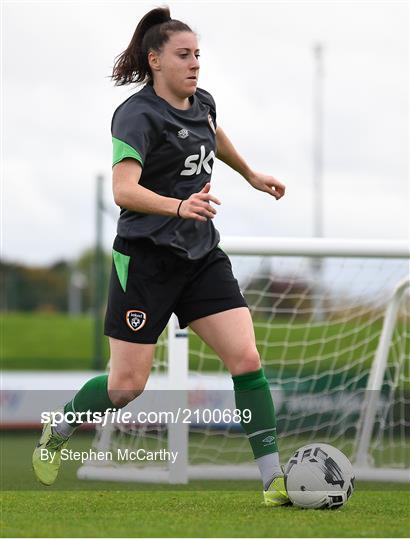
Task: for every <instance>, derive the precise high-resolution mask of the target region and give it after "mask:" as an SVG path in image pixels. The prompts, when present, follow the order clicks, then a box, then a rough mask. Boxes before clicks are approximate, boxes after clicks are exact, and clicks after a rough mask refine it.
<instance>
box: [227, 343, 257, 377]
mask: <svg viewBox="0 0 410 540" xmlns="http://www.w3.org/2000/svg"><path fill="white" fill-rule="evenodd" d="M260 367H261V360H260V356H259V353H258V350H257V348H256V347H254V346H251V347H248V348H246V349H244V350H243V351H242V352H241V354H240V355H239V356H238V359H237V361H236V362H235V373H232V374H233V375H242V374H243V373H249V372H250V371H257V370H258V369H260Z"/></svg>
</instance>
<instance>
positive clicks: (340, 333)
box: [0, 313, 404, 375]
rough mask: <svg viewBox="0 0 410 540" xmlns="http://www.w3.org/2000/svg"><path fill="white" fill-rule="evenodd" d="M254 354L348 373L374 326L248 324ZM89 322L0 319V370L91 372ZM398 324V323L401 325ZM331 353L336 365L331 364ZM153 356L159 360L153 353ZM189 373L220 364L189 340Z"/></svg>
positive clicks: (60, 317) (358, 362) (369, 350)
mask: <svg viewBox="0 0 410 540" xmlns="http://www.w3.org/2000/svg"><path fill="white" fill-rule="evenodd" d="M254 323H255V333H256V338H257V342H258V348H259V352H260V354H261V356H262V358H263V361H264V362H265V365H271V366H272V367H273V369H276V368H277V367H278V366H280V365H284V364H286V369H289V370H291V371H294V370H296V369H300V359H301V358H303V359H304V362H303V369H304V370H305V372H304V373H299V375H304V374H305V373H306V374H308V373H310V372H311V371H312V370H314V369H315V367H316V366H317V362H316V360H317V358H318V357H320V358H321V359H322V360H321V369H325V368H329V369H333V370H334V369H336V368H337V367H342V366H345V365H352V370H353V371H354V370H357V369H359V370H362V369H363V363H362V361H363V359H364V361H365V365H366V366H369V365H370V363H371V360H372V358H373V353H374V351H375V349H376V346H377V340H378V335H379V332H380V321H378V322H377V323H372V324H370V325H366V324H363V326H360V324H358V323H357V322H355V321H352V322H349V323H340V322H335V323H332V324H326V325H324V324H323V325H320V324H319V325H317V326H315V327H310V328H309V343H307V327H306V324H305V323H303V322H300V323H297V322H296V323H290V322H289V321H283V320H282V321H281V320H278V321H277V322H276V323H275V325H274V326H273V327H272V328H271V329H268V328H267V327H266V326H264V324H263V322H262V321H258V320H254ZM93 324H94V323H93V319H92V318H91V317H88V316H81V317H69V316H68V315H65V314H61V313H56V314H43V313H15V314H2V320H1V325H2V336H3V340H2V341H3V344H2V349H1V354H0V356H1V367H2V368H3V369H51V370H54V369H55V370H59V369H61V370H67V369H68V370H69V369H72V370H81V369H91V367H92V358H93V346H94V333H93V332H94V327H93ZM403 324H404V323H403ZM268 332H269V334H268ZM103 339H104V358H105V361H106V360H108V357H109V351H108V339H107V338H106V337H104V338H103ZM335 353H337V360H335ZM157 356H159V357H161V356H162V351H161V347H160V346H159V347H158V350H157ZM190 369H192V370H196V369H200V370H201V371H214V370H219V369H220V361H219V359H218V358H216V357H215V355H214V354H213V353H212V351H211V350H210V349H209V347H206V346H204V344H203V343H202V342H201V340H200V339H199V338H198V337H197V336H195V335H193V334H191V336H190Z"/></svg>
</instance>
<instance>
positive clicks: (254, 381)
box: [189, 307, 289, 506]
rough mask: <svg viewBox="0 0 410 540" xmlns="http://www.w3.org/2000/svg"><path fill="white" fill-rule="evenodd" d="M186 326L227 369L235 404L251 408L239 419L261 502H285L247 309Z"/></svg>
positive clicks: (265, 389) (268, 395) (269, 406)
mask: <svg viewBox="0 0 410 540" xmlns="http://www.w3.org/2000/svg"><path fill="white" fill-rule="evenodd" d="M189 326H190V327H191V328H192V330H193V331H194V332H195V333H196V334H198V336H199V337H201V339H203V340H204V341H205V343H207V344H208V345H209V346H210V347H211V348H212V349H213V350H214V351H215V352H216V354H217V355H218V356H219V357H220V358H221V360H222V361H223V362H224V364H225V366H226V367H227V369H228V370H229V372H230V373H231V375H232V380H233V383H234V391H235V401H236V406H237V408H238V409H240V410H244V409H249V410H250V411H251V421H250V422H249V423H247V422H242V427H243V428H244V430H245V432H246V434H247V437H248V439H249V442H250V445H251V447H252V451H253V454H254V457H255V460H256V463H257V465H258V467H259V470H260V473H261V477H262V482H263V485H264V495H265V502H266V503H267V504H271V505H272V506H280V505H283V504H286V503H288V502H289V499H288V497H287V493H286V489H285V486H284V481H283V473H282V470H281V468H280V463H279V453H278V447H277V436H276V418H275V410H274V406H273V401H272V396H271V392H270V389H269V384H268V381H267V379H266V377H265V375H264V372H263V369H262V368H261V363H260V357H259V353H258V350H257V348H256V343H255V334H254V329H253V323H252V318H251V316H250V313H249V309H248V308H247V307H239V308H235V309H229V310H226V311H222V312H219V313H215V314H213V315H208V316H206V317H202V318H200V319H197V320H195V321H193V322H191V323H190V324H189Z"/></svg>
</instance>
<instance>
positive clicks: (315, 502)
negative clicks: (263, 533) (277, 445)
mask: <svg viewBox="0 0 410 540" xmlns="http://www.w3.org/2000/svg"><path fill="white" fill-rule="evenodd" d="M285 483H286V489H287V491H288V495H289V498H290V500H291V501H292V502H293V504H295V505H296V506H300V507H302V508H333V509H334V508H340V507H341V506H343V505H344V504H345V503H346V501H347V500H348V499H349V497H350V496H351V495H352V493H353V489H354V472H353V467H352V464H351V463H350V461H349V460H348V459H347V457H346V456H345V455H344V454H343V452H341V451H340V450H338V449H337V448H335V447H334V446H331V445H330V444H325V443H313V444H307V445H306V446H302V447H301V448H299V450H297V451H296V452H295V453H294V455H293V456H292V457H291V458H290V459H289V461H288V463H287V464H286V467H285Z"/></svg>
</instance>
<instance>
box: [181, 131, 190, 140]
mask: <svg viewBox="0 0 410 540" xmlns="http://www.w3.org/2000/svg"><path fill="white" fill-rule="evenodd" d="M188 135H189V131H188V130H187V129H180V130H179V131H178V137H179V138H180V139H186V138H187V137H188Z"/></svg>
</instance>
